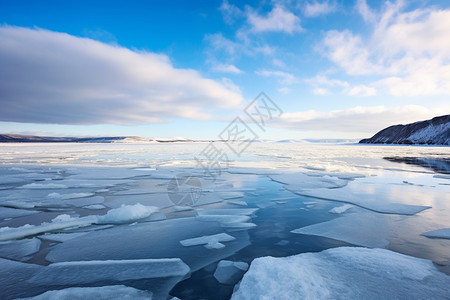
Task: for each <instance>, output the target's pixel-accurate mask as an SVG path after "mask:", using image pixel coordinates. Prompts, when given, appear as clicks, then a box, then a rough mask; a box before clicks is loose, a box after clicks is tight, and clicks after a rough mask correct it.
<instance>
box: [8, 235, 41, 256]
mask: <svg viewBox="0 0 450 300" xmlns="http://www.w3.org/2000/svg"><path fill="white" fill-rule="evenodd" d="M40 246H41V241H40V240H39V239H37V238H32V239H26V240H19V241H8V242H1V243H0V257H3V258H8V259H14V260H24V259H26V257H27V256H29V255H31V254H34V253H36V252H38V251H39V248H40Z"/></svg>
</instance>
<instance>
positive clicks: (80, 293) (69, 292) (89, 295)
mask: <svg viewBox="0 0 450 300" xmlns="http://www.w3.org/2000/svg"><path fill="white" fill-rule="evenodd" d="M26 299H29V300H31V299H33V300H61V299H62V300H64V299H67V300H69V299H70V300H72V299H74V300H83V299H99V300H109V299H138V300H149V299H152V293H151V292H149V291H142V290H138V289H135V288H132V287H128V286H124V285H111V286H101V287H72V288H67V289H62V290H53V291H47V292H45V293H43V294H40V295H39V296H35V297H32V298H26Z"/></svg>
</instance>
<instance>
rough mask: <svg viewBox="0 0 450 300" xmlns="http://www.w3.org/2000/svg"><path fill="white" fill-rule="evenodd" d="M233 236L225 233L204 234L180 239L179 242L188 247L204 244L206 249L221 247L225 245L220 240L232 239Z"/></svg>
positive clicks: (227, 240)
mask: <svg viewBox="0 0 450 300" xmlns="http://www.w3.org/2000/svg"><path fill="white" fill-rule="evenodd" d="M233 240H235V238H234V237H233V236H231V235H229V234H226V233H219V234H214V235H204V236H201V237H197V238H191V239H186V240H182V241H180V244H181V245H183V246H185V247H189V246H198V245H204V247H205V248H207V249H222V248H224V247H225V245H224V244H222V242H229V241H233Z"/></svg>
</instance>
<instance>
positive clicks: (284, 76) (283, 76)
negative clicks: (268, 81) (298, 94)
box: [256, 70, 298, 85]
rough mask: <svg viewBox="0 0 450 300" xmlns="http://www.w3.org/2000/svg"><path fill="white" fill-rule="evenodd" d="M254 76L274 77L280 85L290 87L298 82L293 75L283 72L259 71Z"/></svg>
mask: <svg viewBox="0 0 450 300" xmlns="http://www.w3.org/2000/svg"><path fill="white" fill-rule="evenodd" d="M256 74H257V75H260V76H264V77H276V78H278V80H279V82H280V83H281V84H287V85H290V84H293V83H296V82H297V81H298V79H297V78H296V77H295V76H294V75H293V74H291V73H287V72H283V71H276V70H259V71H256Z"/></svg>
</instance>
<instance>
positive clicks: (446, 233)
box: [422, 228, 450, 239]
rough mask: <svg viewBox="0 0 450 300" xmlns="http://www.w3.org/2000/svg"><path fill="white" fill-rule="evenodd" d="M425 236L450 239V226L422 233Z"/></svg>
mask: <svg viewBox="0 0 450 300" xmlns="http://www.w3.org/2000/svg"><path fill="white" fill-rule="evenodd" d="M422 235H423V236H426V237H430V238H441V239H450V228H442V229H437V230H433V231H428V232H425V233H422Z"/></svg>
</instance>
